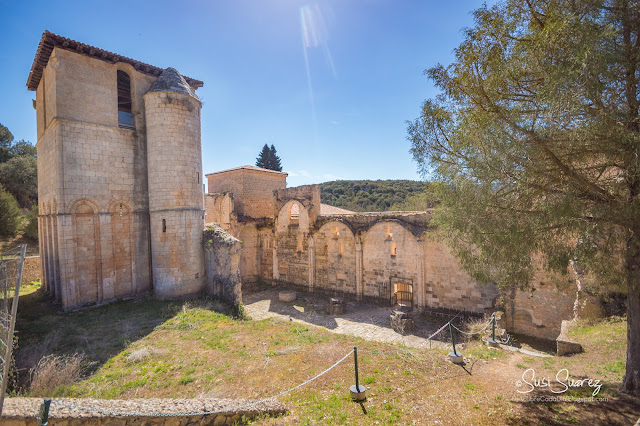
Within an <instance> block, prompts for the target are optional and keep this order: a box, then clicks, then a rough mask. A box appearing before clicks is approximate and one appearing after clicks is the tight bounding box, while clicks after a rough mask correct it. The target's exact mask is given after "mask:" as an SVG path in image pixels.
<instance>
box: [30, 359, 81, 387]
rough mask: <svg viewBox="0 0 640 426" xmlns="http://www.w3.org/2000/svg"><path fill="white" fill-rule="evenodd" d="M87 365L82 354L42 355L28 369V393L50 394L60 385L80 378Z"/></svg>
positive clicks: (69, 383)
mask: <svg viewBox="0 0 640 426" xmlns="http://www.w3.org/2000/svg"><path fill="white" fill-rule="evenodd" d="M87 366H88V363H87V360H86V358H85V356H84V355H83V354H77V353H76V354H73V355H70V356H57V355H47V356H45V357H42V358H41V359H40V361H38V363H37V364H36V365H35V367H33V368H32V369H31V371H30V373H31V384H30V386H29V393H30V394H32V395H34V396H45V395H52V394H54V393H55V391H56V389H58V388H60V387H61V386H66V385H71V384H73V383H77V382H79V381H80V380H82V377H83V375H84V372H85V371H86V369H87Z"/></svg>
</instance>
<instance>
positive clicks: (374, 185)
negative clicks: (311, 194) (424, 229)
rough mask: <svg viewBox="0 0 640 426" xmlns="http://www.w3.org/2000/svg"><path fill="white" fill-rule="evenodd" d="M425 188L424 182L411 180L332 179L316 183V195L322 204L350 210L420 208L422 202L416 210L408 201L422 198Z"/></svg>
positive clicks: (375, 210)
mask: <svg viewBox="0 0 640 426" xmlns="http://www.w3.org/2000/svg"><path fill="white" fill-rule="evenodd" d="M425 189H426V184H425V183H424V182H418V181H414V180H336V181H331V182H325V183H321V184H320V191H321V192H320V197H321V199H322V202H323V203H324V204H329V205H330V206H335V207H340V208H343V209H347V210H351V211H354V212H383V211H389V210H424V208H426V207H427V206H426V204H425V206H424V208H420V209H416V208H413V207H414V206H415V204H416V203H415V202H410V201H411V200H416V199H422V198H424V199H425V200H426V198H425V197H424V195H423V194H424V192H425ZM419 204H420V205H421V204H422V203H419ZM406 207H409V208H406Z"/></svg>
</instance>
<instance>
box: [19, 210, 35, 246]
mask: <svg viewBox="0 0 640 426" xmlns="http://www.w3.org/2000/svg"><path fill="white" fill-rule="evenodd" d="M26 218H27V225H26V226H25V227H24V231H23V233H22V235H23V236H24V237H25V238H26V239H29V240H32V241H38V206H33V207H32V208H31V210H30V211H29V212H28V213H27V215H26Z"/></svg>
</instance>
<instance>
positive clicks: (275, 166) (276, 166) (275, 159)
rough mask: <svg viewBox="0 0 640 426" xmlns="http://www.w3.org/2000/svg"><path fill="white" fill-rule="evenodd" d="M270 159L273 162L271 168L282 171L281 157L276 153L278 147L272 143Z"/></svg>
mask: <svg viewBox="0 0 640 426" xmlns="http://www.w3.org/2000/svg"><path fill="white" fill-rule="evenodd" d="M270 160H271V164H270V165H269V167H268V168H269V169H271V170H275V171H277V172H281V171H282V164H281V163H280V157H278V154H277V153H276V147H275V146H273V145H271V149H270Z"/></svg>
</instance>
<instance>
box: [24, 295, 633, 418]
mask: <svg viewBox="0 0 640 426" xmlns="http://www.w3.org/2000/svg"><path fill="white" fill-rule="evenodd" d="M22 299H23V298H22V297H21V305H20V316H19V318H18V330H19V336H20V348H19V349H18V352H17V359H18V360H19V363H22V364H21V365H22V366H23V368H24V366H26V365H27V364H28V363H29V362H32V363H33V364H31V365H35V363H37V362H38V360H40V359H41V358H42V357H43V356H47V355H51V354H55V355H56V356H62V355H71V354H73V353H76V352H77V353H82V354H84V356H85V357H86V360H87V361H88V362H93V363H94V364H93V365H92V366H91V368H90V370H88V371H87V372H86V373H87V374H86V375H85V376H84V377H82V378H81V379H80V380H75V382H73V383H63V384H59V385H56V387H55V390H53V391H51V394H52V395H55V396H72V397H93V398H118V399H129V398H148V397H181V398H193V397H199V396H202V397H204V396H208V397H226V398H250V399H261V398H266V397H270V396H272V395H275V394H278V393H280V392H282V391H284V390H287V389H291V388H293V387H294V386H297V385H298V384H300V383H302V382H303V381H305V380H307V379H309V378H311V377H314V376H315V375H317V374H319V373H321V372H322V371H324V370H325V369H327V368H328V367H330V366H331V365H332V364H333V363H334V362H336V361H337V360H339V359H340V358H342V357H343V356H344V355H346V354H347V353H349V352H350V351H351V349H352V348H353V346H357V347H358V354H359V363H358V364H359V373H360V383H361V384H363V385H365V386H366V387H367V401H365V402H364V403H362V404H357V403H354V402H353V401H352V400H351V398H350V396H349V387H350V386H351V385H353V384H355V378H354V370H353V367H354V366H353V356H352V355H351V356H349V357H347V358H346V359H345V361H344V362H342V363H341V364H339V365H338V366H337V367H336V368H334V369H333V370H331V371H329V372H328V373H326V374H324V375H322V376H321V377H320V378H318V379H317V380H315V381H313V382H312V383H309V384H308V385H306V386H304V387H302V388H300V389H297V390H295V391H294V392H292V393H290V394H287V395H285V396H283V397H280V400H281V401H283V402H284V403H286V404H287V406H288V407H289V409H290V413H289V414H288V415H287V416H284V417H279V418H277V419H272V418H263V419H260V420H258V421H257V422H255V423H258V424H292V425H293V424H296V425H297V424H362V425H368V424H376V423H378V424H411V423H412V422H416V423H418V424H434V423H436V422H438V423H440V424H487V423H491V424H496V425H501V424H522V423H526V422H527V421H531V420H532V419H535V422H534V423H540V424H542V423H546V424H558V423H560V424H563V423H566V424H572V423H578V424H594V423H596V424H597V423H598V421H595V422H594V421H592V420H593V419H600V420H599V421H600V423H607V424H625V423H629V422H632V421H635V419H636V418H637V417H638V415H640V411H639V409H638V407H640V404H639V403H638V400H626V399H624V398H623V397H622V396H617V395H616V391H615V389H616V388H617V386H618V384H619V380H618V377H619V375H620V374H623V373H624V363H623V362H622V363H621V361H620V360H624V348H623V347H621V346H620V345H619V344H618V343H617V340H616V339H618V340H619V339H624V332H626V329H625V330H624V332H623V327H621V324H620V323H611V324H606V325H604V326H602V327H600V328H592V329H590V330H583V331H578V332H577V335H576V336H579V338H580V339H582V341H581V343H583V342H584V343H583V345H585V348H588V350H587V352H585V353H584V354H578V355H576V356H573V357H568V358H559V357H552V358H538V357H532V356H525V355H522V354H520V353H513V352H510V351H504V350H500V349H492V348H488V347H487V346H484V345H482V344H481V343H480V342H477V341H472V342H470V343H467V344H466V345H465V347H464V348H463V349H461V352H463V354H464V356H465V359H466V364H465V365H464V366H457V365H454V364H452V363H451V362H450V361H449V360H448V356H447V353H448V350H443V349H433V350H428V349H407V350H399V351H398V349H400V348H398V347H396V346H392V345H387V344H382V343H377V342H370V341H364V340H361V339H358V338H354V337H348V336H343V335H339V334H335V333H330V332H328V331H326V330H324V329H321V328H318V327H314V326H310V325H307V324H300V323H297V322H289V321H287V322H278V321H275V320H271V319H269V320H262V321H251V320H240V319H236V318H234V316H233V312H232V310H231V308H229V307H227V306H226V305H223V304H221V303H219V302H216V301H215V300H212V299H206V298H205V299H198V300H193V301H190V302H161V301H156V300H137V301H126V302H117V303H113V304H110V305H107V306H102V307H96V308H93V309H89V310H84V311H78V312H73V313H68V314H61V313H58V312H57V311H56V309H55V306H54V305H51V303H50V302H49V301H47V300H44V299H43V296H42V295H41V294H40V293H39V292H36V293H32V294H28V295H27V296H24V303H23V300H22ZM105 325H107V326H105ZM590 327H591V326H590ZM576 338H578V337H576ZM610 338H613V341H612V342H611V344H610V345H608V344H607V345H605V347H603V348H600V346H599V345H600V344H601V343H602V342H603V341H609V340H608V339H610ZM590 345H593V346H590ZM603 353H606V354H607V357H604V356H603V355H602V354H603ZM590 364H593V365H592V366H589V365H590ZM524 368H534V369H535V370H536V372H537V373H536V374H537V375H538V376H539V377H540V376H545V377H547V376H551V377H554V376H555V374H556V372H557V371H558V370H559V369H560V368H568V369H569V372H570V374H571V377H572V378H578V377H591V378H594V379H600V380H603V382H604V383H605V386H603V389H602V391H601V394H602V395H604V396H607V397H609V398H612V399H613V403H611V402H609V403H606V404H604V403H587V404H570V403H566V404H565V403H555V404H551V403H544V404H542V403H541V404H527V403H521V402H517V401H515V398H517V397H519V396H521V395H520V394H518V393H517V391H516V389H517V387H516V386H515V382H516V380H518V379H520V378H521V376H522V372H523V371H525V370H524ZM596 370H600V373H598V372H597V371H596ZM590 392H591V390H590V389H575V390H572V392H571V396H576V397H578V396H586V395H587V394H588V393H590ZM22 393H23V394H26V395H36V394H42V392H36V391H35V390H30V389H29V387H28V381H27V380H25V381H24V388H23V390H22ZM616 404H618V405H617V406H616ZM611 406H616V410H611V409H610V407H611Z"/></svg>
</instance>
